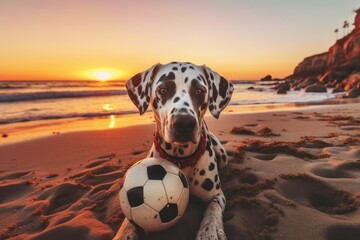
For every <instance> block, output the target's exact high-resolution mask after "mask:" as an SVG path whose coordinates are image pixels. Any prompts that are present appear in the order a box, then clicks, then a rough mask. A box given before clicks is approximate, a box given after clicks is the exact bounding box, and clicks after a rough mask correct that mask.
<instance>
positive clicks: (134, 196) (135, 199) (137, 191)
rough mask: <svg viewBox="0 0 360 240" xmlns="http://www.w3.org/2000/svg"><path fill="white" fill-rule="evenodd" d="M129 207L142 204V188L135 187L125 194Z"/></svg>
mask: <svg viewBox="0 0 360 240" xmlns="http://www.w3.org/2000/svg"><path fill="white" fill-rule="evenodd" d="M126 194H127V197H128V201H129V204H130V206H131V207H137V206H140V205H141V204H143V203H144V189H143V187H135V188H132V189H130V190H129V191H127V192H126Z"/></svg>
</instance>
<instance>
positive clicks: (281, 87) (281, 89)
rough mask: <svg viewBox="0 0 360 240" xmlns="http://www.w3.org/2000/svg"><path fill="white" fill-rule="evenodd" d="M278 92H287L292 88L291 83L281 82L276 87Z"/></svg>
mask: <svg viewBox="0 0 360 240" xmlns="http://www.w3.org/2000/svg"><path fill="white" fill-rule="evenodd" d="M275 89H276V90H277V94H286V93H287V91H289V90H290V84H289V83H287V82H284V83H280V84H279V85H277V86H276V87H275Z"/></svg>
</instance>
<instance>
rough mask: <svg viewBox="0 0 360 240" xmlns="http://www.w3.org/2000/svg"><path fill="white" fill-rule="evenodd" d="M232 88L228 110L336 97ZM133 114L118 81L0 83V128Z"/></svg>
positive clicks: (248, 84) (266, 87) (260, 84)
mask: <svg viewBox="0 0 360 240" xmlns="http://www.w3.org/2000/svg"><path fill="white" fill-rule="evenodd" d="M233 84H234V87H235V90H234V93H233V97H232V99H231V101H230V103H229V105H230V106H231V105H238V106H240V105H241V106H255V107H256V105H263V104H266V105H281V104H289V103H306V102H309V103H310V102H311V103H312V102H319V101H324V100H327V99H331V98H335V97H336V94H332V93H330V89H329V90H328V93H305V92H304V91H293V90H291V91H289V92H288V94H286V95H279V94H276V92H275V91H274V90H272V89H271V87H272V86H271V85H269V84H268V83H265V82H258V81H233ZM264 84H267V85H264ZM250 87H253V88H255V90H254V89H249V88H250ZM260 88H261V90H259V89H260ZM136 112H137V109H136V107H135V106H134V105H133V104H132V102H131V101H130V99H129V97H128V96H127V93H126V89H125V86H124V82H121V81H108V82H100V81H2V82H0V124H11V123H17V122H31V121H37V120H45V119H71V118H94V117H106V116H111V115H122V114H130V113H136Z"/></svg>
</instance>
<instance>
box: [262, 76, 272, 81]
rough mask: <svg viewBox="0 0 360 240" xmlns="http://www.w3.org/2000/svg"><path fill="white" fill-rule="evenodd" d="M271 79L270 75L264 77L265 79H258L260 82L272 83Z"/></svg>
mask: <svg viewBox="0 0 360 240" xmlns="http://www.w3.org/2000/svg"><path fill="white" fill-rule="evenodd" d="M272 80H273V79H272V77H271V75H266V76H265V77H263V78H262V79H260V81H272Z"/></svg>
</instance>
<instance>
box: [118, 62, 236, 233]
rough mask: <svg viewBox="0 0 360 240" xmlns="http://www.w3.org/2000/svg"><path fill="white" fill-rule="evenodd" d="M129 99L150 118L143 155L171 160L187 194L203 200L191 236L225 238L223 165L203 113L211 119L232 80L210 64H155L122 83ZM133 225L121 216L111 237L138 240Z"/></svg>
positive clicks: (224, 157)
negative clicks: (150, 132) (147, 147)
mask: <svg viewBox="0 0 360 240" xmlns="http://www.w3.org/2000/svg"><path fill="white" fill-rule="evenodd" d="M126 88H127V91H128V94H129V96H130V99H131V100H132V102H133V103H134V104H135V105H136V107H137V108H138V109H139V112H140V114H143V113H144V112H145V111H146V110H147V109H148V107H149V105H150V106H151V108H152V110H153V112H154V116H155V122H156V127H155V134H154V144H153V146H152V147H151V150H150V151H149V153H148V157H162V158H165V159H167V160H169V161H171V162H174V163H176V164H177V165H178V166H179V167H180V168H181V169H182V171H183V172H184V174H185V175H186V176H187V179H188V181H189V186H190V187H189V188H190V194H192V195H195V196H197V197H198V198H200V199H202V200H203V201H204V202H205V203H206V204H207V209H206V211H205V213H204V216H203V219H202V222H201V225H200V229H199V231H198V233H197V237H196V239H198V240H199V239H204V240H205V239H221V240H224V239H226V235H225V232H224V227H223V220H222V218H223V211H224V209H225V204H226V200H225V196H224V193H223V191H222V189H221V183H220V179H219V173H218V169H220V168H222V167H224V166H225V165H227V163H228V156H227V154H226V152H225V150H224V148H223V147H222V145H221V143H220V141H219V140H218V139H217V138H216V137H215V136H214V135H213V134H212V133H211V132H210V131H209V130H208V129H207V126H206V124H205V121H204V114H205V112H206V110H207V108H209V110H210V112H211V114H212V115H213V116H214V117H215V118H219V115H220V112H221V111H222V110H223V109H224V108H225V107H226V105H227V104H228V102H229V101H230V98H231V95H232V92H233V90H234V88H233V86H232V84H231V83H230V82H228V81H227V80H226V79H225V78H223V77H221V76H220V75H219V74H218V73H216V72H214V71H213V70H211V69H210V68H208V67H206V66H205V65H204V66H198V65H194V64H191V63H187V62H172V63H169V64H166V65H162V64H156V65H154V66H152V67H151V68H149V69H148V70H146V71H144V72H141V73H138V74H137V75H135V76H134V77H133V78H131V79H130V80H129V81H128V82H127V83H126ZM138 234H139V233H138V232H137V230H136V227H135V226H134V225H132V224H131V223H130V222H129V221H127V220H124V222H123V223H122V226H121V227H120V230H119V231H118V233H117V234H116V236H115V237H114V239H138V236H139V235H138Z"/></svg>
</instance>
